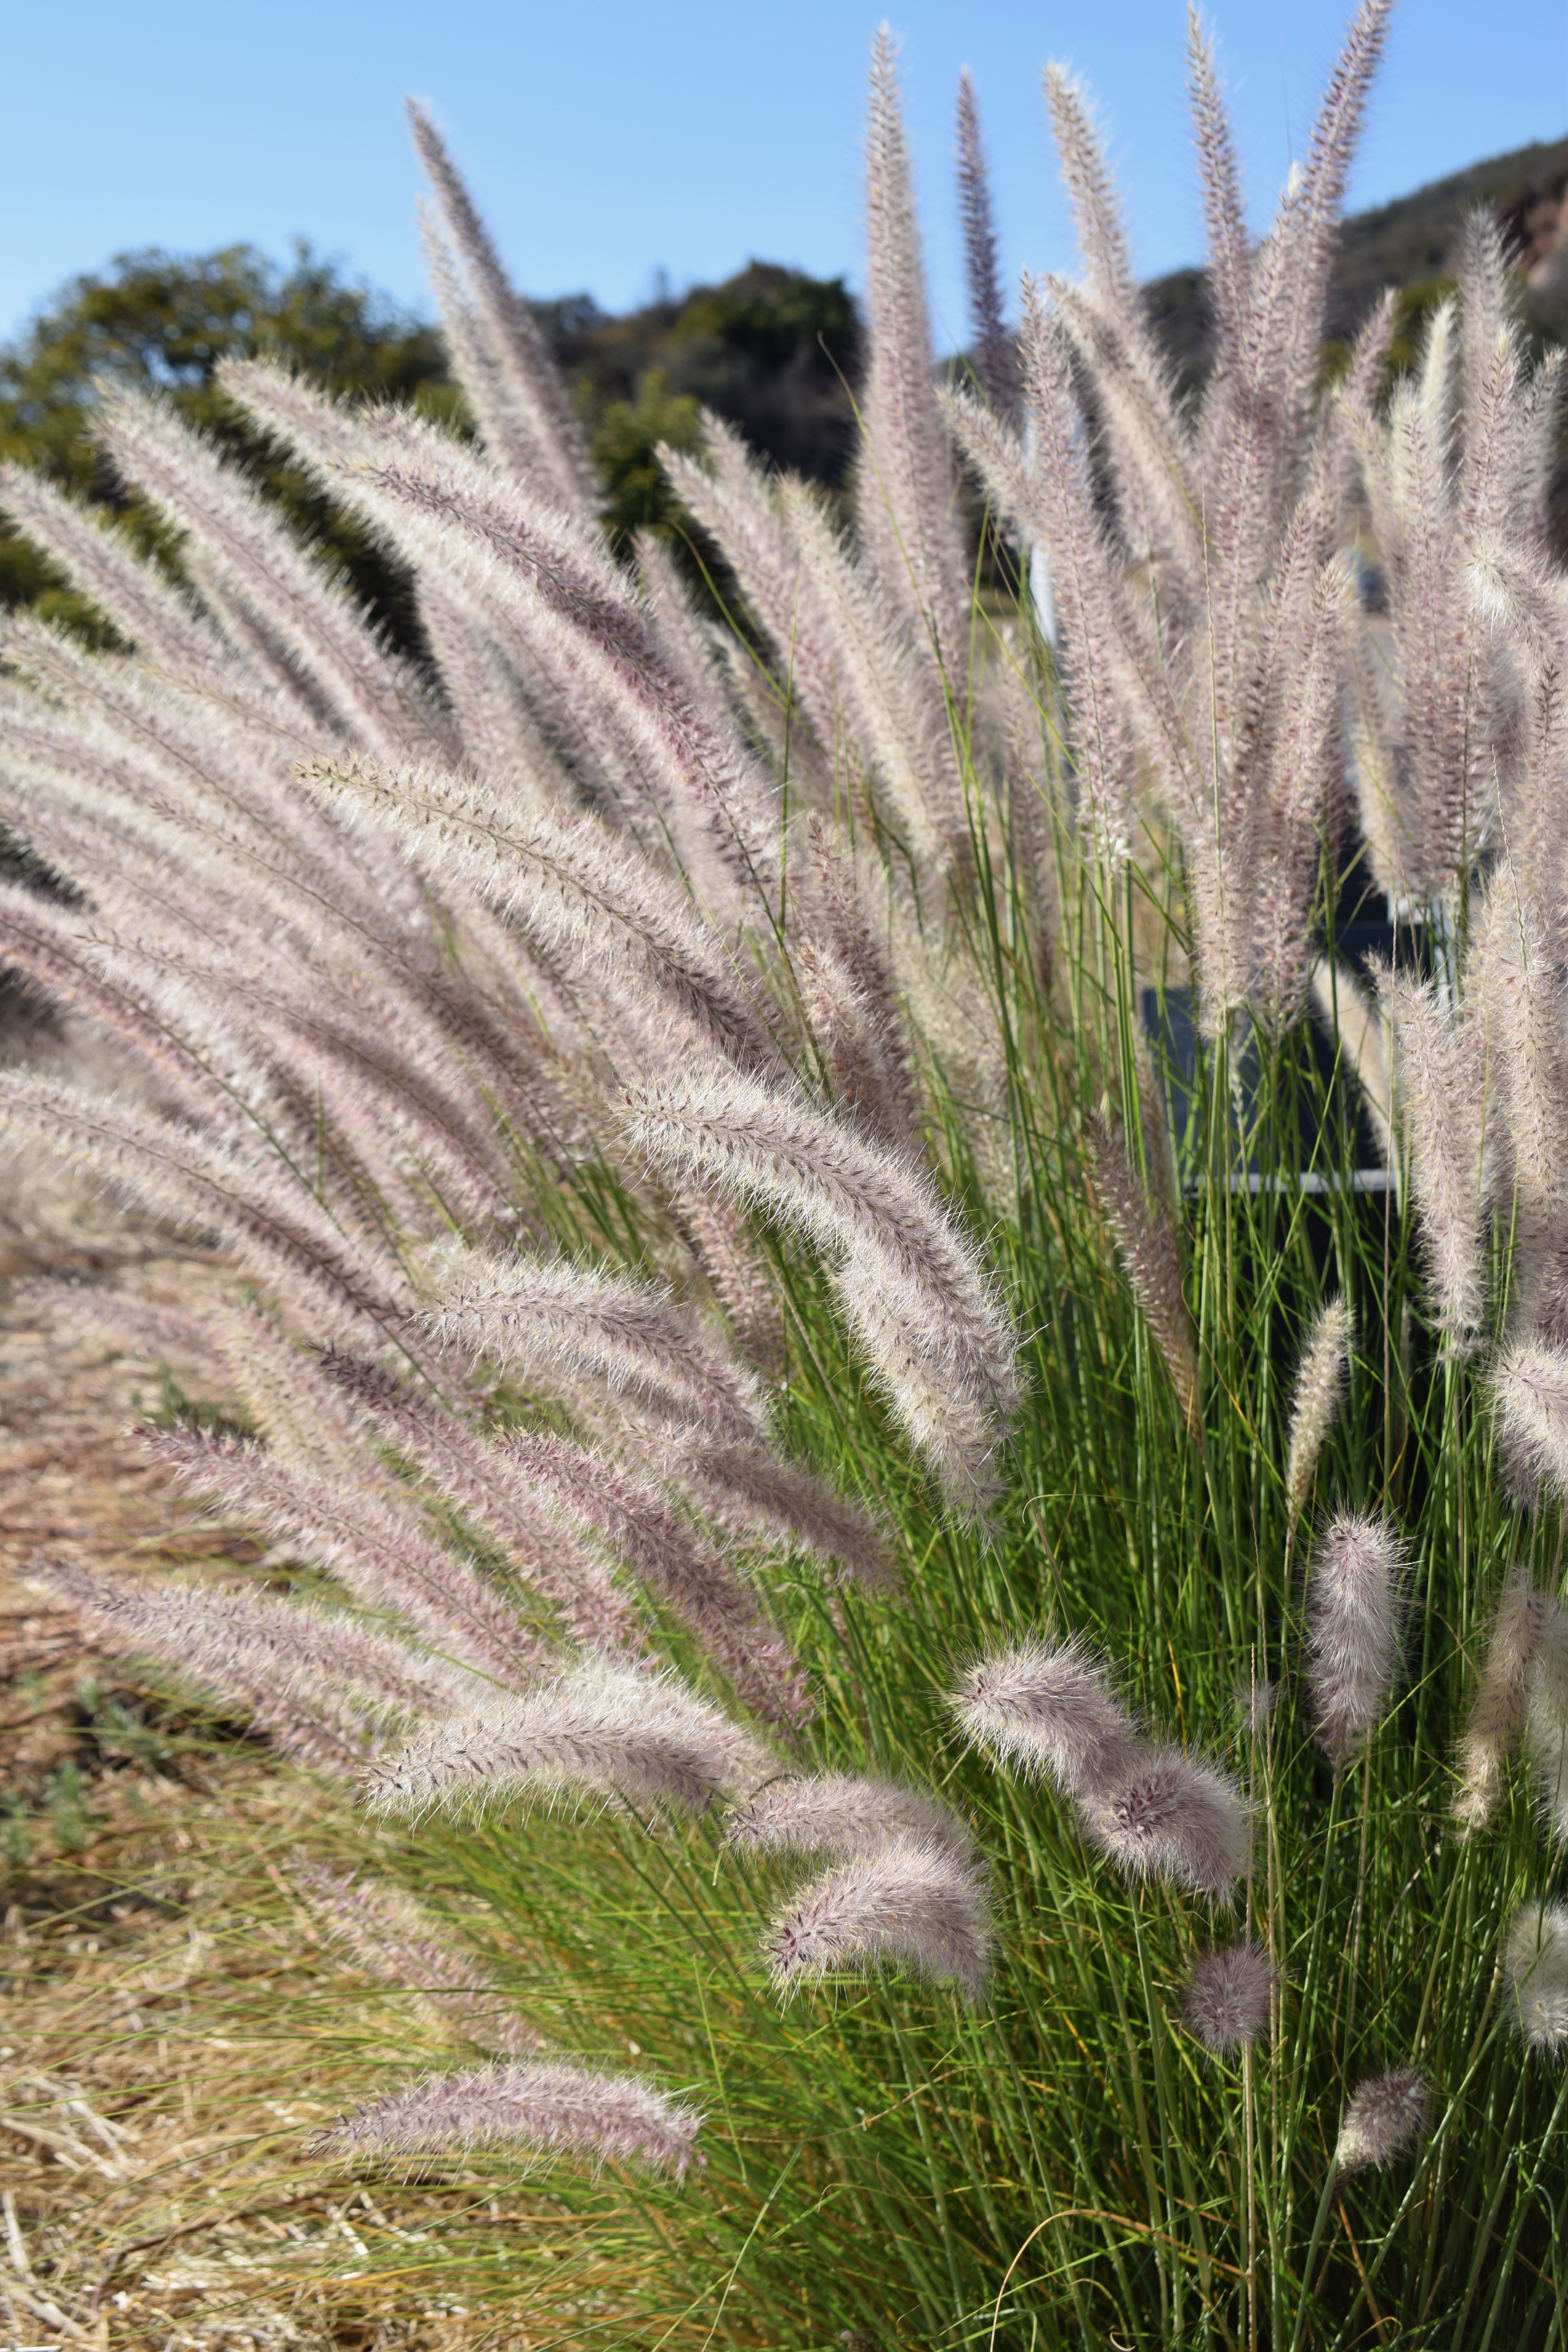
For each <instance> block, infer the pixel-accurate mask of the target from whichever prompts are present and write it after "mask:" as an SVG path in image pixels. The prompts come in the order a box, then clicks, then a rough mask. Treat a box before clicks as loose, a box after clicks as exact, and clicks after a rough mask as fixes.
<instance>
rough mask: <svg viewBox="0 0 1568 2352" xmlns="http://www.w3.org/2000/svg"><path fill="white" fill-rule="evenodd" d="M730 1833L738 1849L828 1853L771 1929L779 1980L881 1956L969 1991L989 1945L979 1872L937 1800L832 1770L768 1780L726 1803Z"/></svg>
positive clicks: (803, 1978)
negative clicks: (741, 1800) (827, 1863)
mask: <svg viewBox="0 0 1568 2352" xmlns="http://www.w3.org/2000/svg"><path fill="white" fill-rule="evenodd" d="M728 1837H729V1843H730V1844H731V1846H732V1847H734V1848H736V1849H737V1850H739V1851H740V1852H742V1853H757V1854H791V1855H825V1856H828V1857H830V1858H831V1867H830V1868H828V1869H826V1870H825V1871H823V1872H822V1873H821V1874H819V1875H818V1876H816V1877H815V1878H813V1879H811V1880H809V1881H807V1882H806V1883H805V1885H802V1886H799V1887H797V1888H796V1889H795V1893H794V1894H793V1895H792V1896H791V1897H790V1900H789V1902H788V1904H787V1905H786V1906H785V1907H784V1910H783V1911H781V1912H780V1914H779V1915H778V1916H777V1917H776V1918H775V1919H774V1921H773V1927H772V1928H771V1930H770V1932H769V1937H768V1945H767V1958H768V1964H769V1967H770V1969H771V1971H772V1974H773V1981H774V1983H775V1984H777V1985H778V1986H779V1987H780V1988H781V1990H785V1991H789V1990H793V1989H794V1988H795V1987H796V1986H799V1985H801V1984H805V1983H809V1982H811V1981H812V1980H813V1979H816V1978H820V1977H824V1976H828V1975H833V1974H837V1972H838V1971H840V1970H842V1969H864V1968H866V1967H868V1966H869V1967H873V1968H876V1967H882V1966H887V1965H891V1966H894V1967H899V1968H903V1969H909V1970H911V1971H912V1972H914V1973H915V1974H917V1975H920V1976H924V1977H929V1978H931V1979H933V1980H934V1981H937V1982H943V1981H946V1982H952V1983H955V1984H957V1985H958V1986H959V1987H960V1988H961V1990H963V1992H964V1993H965V1994H966V1995H967V1996H968V1998H969V1999H970V2000H975V1999H977V1998H978V1996H979V1993H980V1990H981V1987H982V1985H983V1984H984V1979H985V1975H986V1971H987V1969H988V1967H989V1964H990V1950H991V1935H990V1927H989V1922H988V1918H987V1913H986V1897H985V1875H984V1870H983V1868H982V1866H981V1864H980V1863H979V1861H978V1859H977V1857H976V1855H975V1852H974V1841H973V1837H972V1835H971V1833H970V1832H969V1830H968V1828H967V1826H966V1825H965V1824H964V1823H963V1822H962V1821H961V1820H960V1819H959V1818H958V1816H957V1815H956V1814H955V1813H954V1812H952V1811H951V1809H950V1808H949V1807H947V1806H945V1805H943V1804H941V1803H939V1802H938V1801H937V1800H936V1799H934V1798H932V1797H930V1796H927V1795H926V1794H924V1793H923V1792H922V1791H921V1790H916V1789H911V1788H909V1787H906V1786H904V1785H902V1784H900V1783H899V1782H897V1781H889V1780H868V1779H862V1778H858V1777H856V1776H854V1775H851V1774H848V1773H841V1772H829V1773H819V1774H816V1775H813V1776H811V1777H809V1778H807V1777H804V1776H803V1777H800V1778H796V1779H784V1780H772V1781H770V1782H768V1783H767V1784H766V1785H765V1786H764V1787H763V1788H761V1789H759V1790H757V1792H756V1794H755V1795H754V1796H752V1799H751V1800H750V1801H749V1802H748V1803H746V1804H743V1805H741V1806H738V1807H737V1808H736V1810H735V1811H734V1812H733V1813H732V1814H731V1818H730V1823H729V1830H728Z"/></svg>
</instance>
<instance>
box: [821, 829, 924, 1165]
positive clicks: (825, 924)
mask: <svg viewBox="0 0 1568 2352" xmlns="http://www.w3.org/2000/svg"><path fill="white" fill-rule="evenodd" d="M805 847H806V855H807V857H808V858H809V860H810V865H811V875H812V880H813V882H814V884H815V886H816V899H815V904H814V905H813V907H812V909H811V915H810V934H811V935H810V937H809V938H808V939H807V940H805V942H803V945H804V946H806V947H811V948H812V949H813V952H814V953H815V954H816V957H817V959H818V961H819V963H820V964H821V965H822V967H823V968H824V969H825V970H826V971H830V972H831V973H832V974H833V977H834V979H835V982H837V988H838V991H839V993H840V999H841V1002H842V1003H843V1004H844V1005H845V1006H846V1008H847V1019H842V1020H841V1026H844V1027H846V1029H847V1036H848V1037H849V1039H850V1040H851V1041H852V1043H851V1044H850V1045H849V1052H848V1058H849V1061H850V1063H851V1064H852V1083H851V1084H850V1086H849V1087H848V1088H847V1089H846V1088H845V1087H842V1086H840V1093H841V1095H842V1094H844V1093H845V1092H846V1091H847V1092H848V1093H849V1094H850V1095H851V1096H853V1097H856V1100H855V1105H854V1107H855V1108H863V1109H864V1110H865V1112H866V1114H867V1115H868V1117H869V1118H870V1120H871V1123H872V1126H873V1128H874V1129H875V1132H876V1133H877V1134H878V1135H879V1137H880V1139H881V1140H882V1141H883V1142H885V1143H887V1144H889V1145H890V1146H891V1147H892V1148H893V1149H894V1150H902V1149H906V1148H908V1149H913V1148H914V1147H915V1146H916V1145H917V1144H918V1142H919V1140H920V1131H921V1114H920V1097H919V1091H918V1089H917V1087H916V1084H915V1076H914V1066H913V1058H912V1056H911V1055H910V1044H909V1037H908V1034H907V1032H906V1027H905V1021H904V1015H903V1012H902V1009H901V1007H900V1003H899V996H898V986H897V982H896V980H895V978H894V973H893V968H892V964H891V962H890V961H889V955H888V952H887V950H886V949H885V948H884V946H883V944H882V942H881V940H879V939H878V937H877V935H876V932H875V930H874V929H873V928H872V922H871V916H870V911H869V909H868V907H867V904H866V901H865V898H864V896H863V895H862V892H861V889H860V887H859V885H858V881H857V877H856V873H855V869H854V867H853V866H852V865H851V864H850V862H849V860H848V859H847V857H846V856H844V854H843V853H842V852H841V850H840V849H839V848H838V845H837V843H836V842H835V841H834V839H833V837H832V835H831V833H830V831H829V828H828V826H827V824H826V820H825V819H824V818H823V817H822V816H821V815H820V814H819V813H818V812H817V811H816V810H815V809H814V810H812V811H811V812H810V813H809V814H808V815H807V817H806V820H805ZM814 942H815V945H814ZM808 1009H810V1008H809V1007H808ZM814 1017H815V1016H814ZM829 1058H830V1060H831V1055H830V1056H829ZM833 1076H834V1078H835V1083H836V1085H837V1084H839V1075H838V1072H837V1069H835V1070H834V1072H833Z"/></svg>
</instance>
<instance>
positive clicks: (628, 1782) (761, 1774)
mask: <svg viewBox="0 0 1568 2352" xmlns="http://www.w3.org/2000/svg"><path fill="white" fill-rule="evenodd" d="M772 1770H773V1759H772V1758H771V1757H770V1756H769V1754H768V1753H767V1751H766V1749H765V1748H763V1747H762V1745H761V1743H760V1742H759V1741H758V1740H756V1739H755V1738H753V1737H752V1735H751V1734H750V1733H748V1732H746V1731H744V1730H743V1729H742V1727H741V1726H740V1725H739V1724H736V1723H732V1722H731V1721H730V1720H729V1719H728V1718H727V1717H724V1716H723V1715H721V1713H720V1711H719V1709H718V1708H717V1707H713V1706H707V1705H705V1704H704V1703H703V1702H702V1701H701V1700H700V1699H697V1698H695V1697H693V1696H691V1695H690V1694H689V1692H687V1691H685V1690H683V1689H682V1688H681V1687H680V1685H679V1684H678V1683H676V1682H675V1681H674V1680H673V1678H671V1677H668V1676H666V1677H665V1678H663V1679H656V1678H654V1677H653V1676H650V1675H633V1674H628V1673H626V1672H623V1671H618V1670H615V1669H612V1668H609V1667H607V1666H603V1665H585V1666H582V1667H578V1668H574V1670H572V1671H571V1672H570V1673H568V1674H565V1675H562V1676H561V1677H560V1678H559V1680H558V1681H556V1682H554V1683H552V1684H551V1685H548V1686H546V1687H545V1688H544V1689H542V1690H540V1691H538V1692H536V1693H535V1694H533V1695H532V1696H531V1697H528V1698H525V1699H521V1700H519V1701H517V1702H515V1703H514V1704H512V1705H511V1706H496V1707H491V1708H488V1709H486V1710H485V1711H484V1712H482V1713H476V1714H473V1715H469V1716H465V1717H459V1718H458V1719H456V1720H454V1721H452V1722H450V1723H447V1724H444V1725H437V1726H435V1727H432V1728H431V1730H430V1731H428V1732H426V1734H425V1735H424V1736H422V1737H421V1738H418V1739H416V1740H411V1741H409V1742H408V1743H407V1745H406V1746H405V1748H402V1749H401V1750H399V1751H398V1752H396V1753H392V1752H390V1751H389V1752H388V1753H387V1754H385V1755H384V1756H383V1757H380V1758H378V1759H376V1761H375V1762H374V1765H373V1766H372V1767H371V1769H370V1772H369V1775H368V1778H367V1781H366V1793H367V1796H368V1798H369V1801H370V1802H371V1803H372V1805H374V1807H375V1809H376V1810H377V1811H381V1812H387V1813H395V1814H398V1815H402V1816H405V1817H412V1818H415V1819H417V1818H418V1817H419V1816H420V1815H422V1814H424V1813H426V1812H430V1811H436V1810H437V1809H438V1810H441V1811H457V1812H459V1813H468V1814H479V1813H482V1812H484V1811H488V1810H489V1808H490V1807H491V1806H494V1805H501V1804H509V1803H513V1802H518V1801H537V1800H540V1799H543V1800H545V1801H555V1800H558V1799H563V1798H568V1799H578V1800H581V1799H584V1798H585V1799H589V1800H597V1801H600V1802H603V1801H605V1800H618V1801H624V1802H626V1803H628V1804H632V1805H635V1806H638V1807H640V1808H644V1809H647V1810H653V1809H656V1808H658V1807H659V1806H663V1805H676V1806H679V1807H681V1808H684V1809H686V1810H688V1811H697V1812H700V1811H702V1810H703V1809H704V1808H705V1807H706V1806H707V1805H708V1804H709V1803H710V1801H712V1799H713V1798H715V1797H719V1796H725V1795H735V1794H738V1793H741V1792H743V1791H744V1790H748V1789H750V1788H752V1787H754V1786H755V1785H756V1783H757V1782H758V1781H759V1780H763V1779H765V1778H766V1777H767V1775H768V1774H769V1772H771V1771H772Z"/></svg>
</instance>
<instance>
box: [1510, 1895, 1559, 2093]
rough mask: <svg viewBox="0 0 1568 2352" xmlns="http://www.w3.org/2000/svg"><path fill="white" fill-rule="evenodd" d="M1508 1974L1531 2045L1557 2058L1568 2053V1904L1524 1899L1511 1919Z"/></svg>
mask: <svg viewBox="0 0 1568 2352" xmlns="http://www.w3.org/2000/svg"><path fill="white" fill-rule="evenodd" d="M1502 1969H1503V1975H1504V1977H1505V1978H1506V1979H1507V1981H1508V1986H1509V1990H1510V1992H1511V1993H1512V1995H1513V2000H1514V2022H1515V2024H1516V2026H1517V2028H1518V2031H1519V2033H1520V2037H1521V2040H1522V2041H1523V2042H1524V2043H1525V2045H1526V2047H1527V2048H1528V2049H1530V2050H1531V2051H1532V2052H1533V2053H1535V2054H1536V2055H1537V2056H1538V2057H1541V2058H1546V2059H1551V2060H1557V2059H1560V2058H1562V2057H1563V2054H1564V2053H1565V2052H1568V1905H1563V1904H1562V1903H1525V1904H1521V1906H1520V1907H1519V1909H1518V1910H1517V1911H1516V1912H1515V1913H1514V1915H1513V1916H1512V1918H1511V1919H1510V1921H1509V1923H1508V1927H1507V1931H1506V1933H1505V1934H1504V1937H1503V1945H1502Z"/></svg>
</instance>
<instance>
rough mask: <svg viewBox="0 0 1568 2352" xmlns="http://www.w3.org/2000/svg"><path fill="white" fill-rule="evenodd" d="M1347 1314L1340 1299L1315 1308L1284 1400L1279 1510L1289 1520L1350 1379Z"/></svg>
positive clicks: (1302, 1503)
mask: <svg viewBox="0 0 1568 2352" xmlns="http://www.w3.org/2000/svg"><path fill="white" fill-rule="evenodd" d="M1350 1343H1351V1311H1350V1308H1349V1307H1347V1306H1346V1304H1345V1302H1344V1300H1343V1299H1342V1298H1331V1299H1330V1300H1329V1301H1328V1302H1327V1304H1326V1305H1325V1306H1324V1307H1321V1308H1320V1310H1319V1313H1318V1318H1317V1320H1316V1321H1315V1323H1314V1324H1313V1326H1312V1328H1311V1331H1310V1334H1309V1335H1308V1339H1307V1344H1306V1347H1305V1348H1304V1349H1303V1350H1302V1352H1301V1361H1300V1367H1299V1368H1298V1370H1297V1373H1296V1389H1295V1393H1294V1395H1293V1396H1292V1397H1291V1400H1290V1426H1289V1438H1288V1440H1287V1443H1286V1460H1285V1507H1286V1509H1287V1511H1288V1512H1289V1516H1290V1518H1291V1520H1292V1521H1294V1520H1296V1519H1297V1518H1299V1517H1300V1515H1301V1512H1302V1511H1303V1510H1304V1509H1305V1507H1306V1503H1307V1497H1308V1496H1309V1495H1310V1492H1311V1487H1312V1480H1313V1477H1314V1475H1316V1472H1317V1467H1318V1457H1319V1455H1320V1454H1321V1452H1322V1450H1323V1444H1324V1441H1325V1439H1326V1438H1327V1436H1328V1434H1329V1432H1330V1430H1331V1428H1332V1427H1333V1425H1334V1423H1335V1421H1336V1419H1337V1418H1338V1415H1339V1410H1340V1407H1341V1405H1342V1402H1344V1393H1345V1384H1346V1382H1347V1381H1348V1380H1349V1378H1350Z"/></svg>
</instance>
